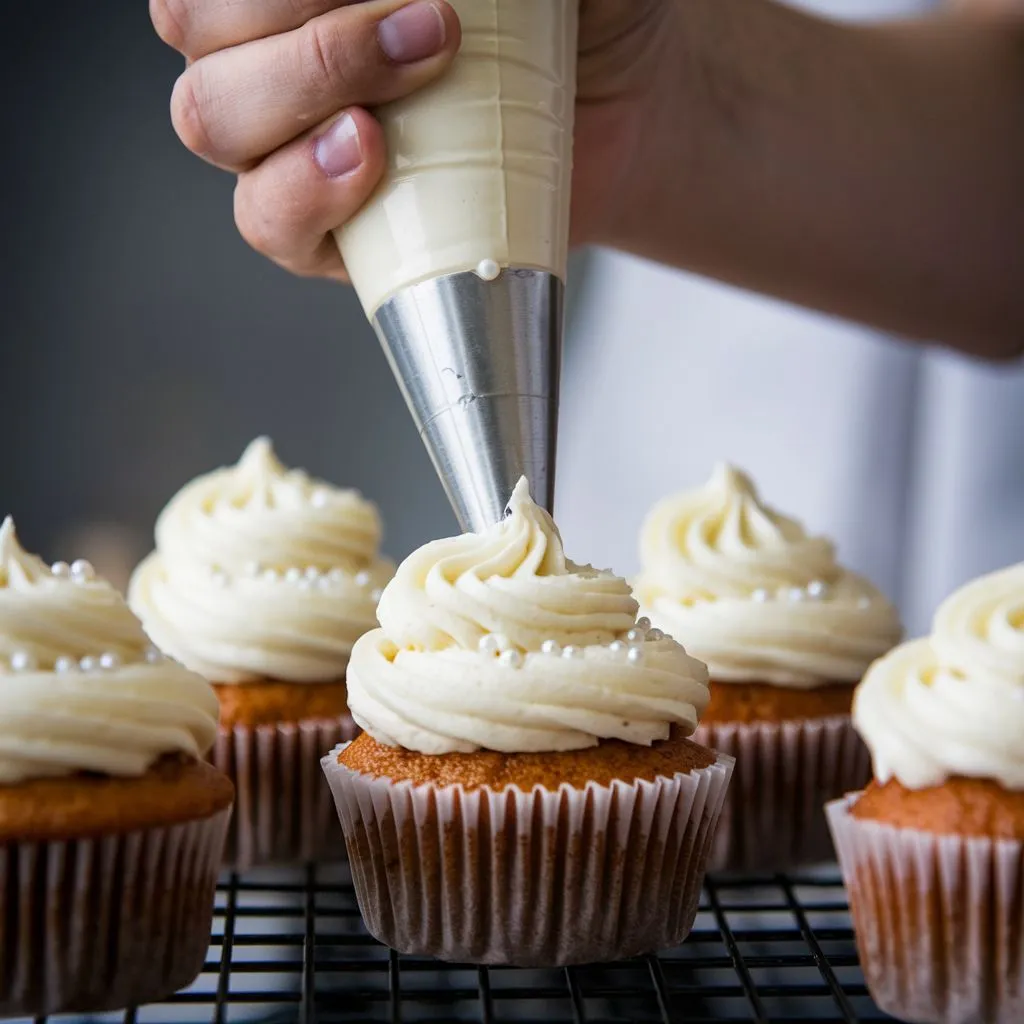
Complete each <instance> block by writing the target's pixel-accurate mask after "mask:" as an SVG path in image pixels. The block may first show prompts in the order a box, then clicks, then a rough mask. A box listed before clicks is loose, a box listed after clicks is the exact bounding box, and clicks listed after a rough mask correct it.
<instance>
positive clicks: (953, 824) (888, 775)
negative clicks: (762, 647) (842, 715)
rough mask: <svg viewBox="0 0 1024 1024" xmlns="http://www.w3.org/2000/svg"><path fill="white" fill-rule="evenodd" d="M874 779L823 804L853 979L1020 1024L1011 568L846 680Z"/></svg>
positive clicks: (1019, 837) (970, 589)
mask: <svg viewBox="0 0 1024 1024" xmlns="http://www.w3.org/2000/svg"><path fill="white" fill-rule="evenodd" d="M853 721H854V726H855V727H856V728H857V730H858V731H859V732H860V734H861V735H862V736H863V737H864V739H865V741H866V742H867V745H868V747H869V748H870V750H871V754H872V759H873V761H874V775H875V777H874V781H872V782H871V784H870V785H869V786H868V788H867V790H866V791H865V792H864V793H863V794H854V795H851V796H849V797H847V798H845V799H842V800H837V801H835V802H834V803H832V804H830V805H829V808H828V813H829V821H830V824H831V826H832V831H833V835H834V836H835V843H836V849H837V851H838V853H839V861H840V864H841V866H842V869H843V876H844V878H845V881H846V884H847V887H848V889H849V893H850V911H851V914H852V916H853V923H854V927H855V928H856V931H857V945H858V948H859V950H860V956H861V962H862V965H863V968H864V976H865V978H866V979H867V983H868V987H869V988H870V990H871V994H872V995H873V996H874V998H875V1001H876V1002H877V1003H878V1005H879V1006H880V1007H882V1009H883V1010H886V1011H887V1012H889V1013H891V1014H894V1015H895V1016H897V1017H899V1018H901V1019H903V1020H908V1021H926V1022H940V1024H969V1022H970V1024H973V1022H986V1024H1011V1022H1013V1024H1016V1022H1018V1021H1021V1020H1024V942H1022V939H1021V937H1022V935H1024V564H1021V565H1016V566H1013V567H1012V568H1010V569H1004V570H1003V571H1001V572H997V573H993V574H992V575H989V576H983V577H981V578H980V579H977V580H975V581H974V582H973V583H970V584H968V585H967V586H965V587H964V588H962V589H961V590H959V591H957V592H956V593H954V594H953V595H952V596H951V597H949V598H948V599H947V600H946V601H945V602H944V603H943V604H942V605H941V606H940V607H939V609H938V611H937V613H936V615H935V619H934V622H933V625H932V633H931V636H929V637H927V638H926V639H923V640H914V641H911V642H910V643H906V644H903V645H901V646H900V647H897V648H896V649H895V650H894V651H892V652H891V653H890V654H888V655H887V656H886V657H884V658H882V659H880V660H879V661H877V662H875V664H874V665H872V666H871V668H870V670H869V671H868V673H867V675H866V676H865V677H864V681H863V683H862V684H861V685H860V687H859V688H858V689H857V694H856V697H855V699H854V706H853Z"/></svg>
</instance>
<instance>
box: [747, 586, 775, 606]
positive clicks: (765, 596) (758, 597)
mask: <svg viewBox="0 0 1024 1024" xmlns="http://www.w3.org/2000/svg"><path fill="white" fill-rule="evenodd" d="M771 599H772V595H771V594H769V593H768V591H767V590H765V589H764V587H758V588H757V590H755V591H754V592H753V593H752V594H751V595H750V600H751V601H756V602H757V603H758V604H764V603H765V602H766V601H770V600H771Z"/></svg>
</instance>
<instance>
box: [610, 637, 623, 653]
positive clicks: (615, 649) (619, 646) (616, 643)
mask: <svg viewBox="0 0 1024 1024" xmlns="http://www.w3.org/2000/svg"><path fill="white" fill-rule="evenodd" d="M625 649H626V645H625V644H624V643H623V642H622V641H621V640H613V641H612V642H611V643H610V644H609V645H608V650H609V651H611V652H612V654H621V653H622V652H623V651H624V650H625Z"/></svg>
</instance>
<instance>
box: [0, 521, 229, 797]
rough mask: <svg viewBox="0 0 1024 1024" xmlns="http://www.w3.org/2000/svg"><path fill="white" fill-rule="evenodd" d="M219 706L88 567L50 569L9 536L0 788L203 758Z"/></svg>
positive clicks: (1, 542) (1, 583)
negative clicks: (175, 757) (168, 758)
mask: <svg viewBox="0 0 1024 1024" xmlns="http://www.w3.org/2000/svg"><path fill="white" fill-rule="evenodd" d="M217 715H218V707H217V698H216V695H215V694H214V692H213V689H212V687H211V686H210V685H209V683H207V682H206V681H205V680H204V679H202V678H200V677H199V676H198V675H196V674H194V673H192V672H189V671H188V670H187V669H185V668H183V667H182V666H181V665H179V664H177V663H176V662H174V661H171V660H170V659H167V658H164V657H162V656H161V655H160V654H159V652H158V651H156V650H155V648H153V647H152V645H151V644H150V641H149V638H148V637H147V636H146V634H145V633H144V632H143V629H142V626H141V624H140V623H139V621H138V619H136V618H135V616H134V615H132V613H131V612H130V611H129V609H128V606H127V605H126V604H125V602H124V599H123V598H122V597H121V595H120V594H118V593H117V591H116V590H115V589H114V588H113V587H111V586H110V584H109V583H107V582H106V581H105V580H102V579H98V578H97V577H96V576H95V574H94V573H93V571H92V568H91V567H90V566H89V565H88V564H87V563H83V562H76V563H74V565H73V570H72V567H69V566H67V565H65V564H62V563H58V564H57V565H56V566H53V567H50V566H48V565H46V563H45V562H43V561H42V560H41V559H39V558H37V557H36V556H35V555H30V554H28V553H27V552H26V551H25V550H24V549H23V548H22V547H21V545H20V544H19V543H18V538H17V535H16V533H15V529H14V523H13V521H12V520H11V519H7V520H6V521H5V522H4V524H3V526H2V527H0V784H4V785H9V784H12V783H17V782H22V781H25V780H28V779H34V778H44V777H48V776H57V775H68V774H71V773H74V772H102V773H105V774H108V775H124V776H138V775H142V774H143V773H144V772H145V771H146V769H147V768H149V767H150V766H151V765H152V764H153V763H154V762H155V761H157V760H158V759H159V758H160V757H162V756H164V755H167V754H175V753H180V754H184V755H187V756H190V757H201V756H202V755H204V754H205V753H206V752H207V751H208V750H209V749H210V747H211V746H212V745H213V741H214V738H215V736H216V731H217Z"/></svg>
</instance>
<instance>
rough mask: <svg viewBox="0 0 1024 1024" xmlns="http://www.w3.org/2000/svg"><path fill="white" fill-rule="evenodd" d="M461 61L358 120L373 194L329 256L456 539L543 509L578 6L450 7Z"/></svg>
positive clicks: (545, 1) (471, 1) (549, 472)
mask: <svg viewBox="0 0 1024 1024" xmlns="http://www.w3.org/2000/svg"><path fill="white" fill-rule="evenodd" d="M449 2H450V3H451V4H452V6H453V7H454V8H455V10H456V12H457V13H458V15H459V17H460V19H461V22H462V46H461V49H460V51H459V54H458V56H457V57H456V58H455V61H454V64H453V65H452V67H451V68H450V70H449V71H448V72H446V74H445V75H444V76H443V77H442V78H441V79H440V80H439V81H437V82H435V83H433V84H432V85H430V86H428V87H427V88H426V89H423V90H421V91H420V92H417V93H416V94H415V95H413V96H410V97H408V98H406V99H402V100H398V101H397V102H394V103H389V104H386V105H384V106H382V107H380V108H378V109H377V110H375V111H374V113H375V114H376V116H377V117H378V118H379V120H380V121H381V123H382V124H383V126H384V133H385V137H386V140H387V148H388V165H387V170H386V173H385V176H384V179H383V181H382V182H381V184H380V186H379V187H378V188H377V190H376V191H375V193H374V194H373V196H372V197H371V198H370V199H369V201H368V202H367V204H366V205H365V206H364V207H363V208H362V210H360V212H359V213H358V214H357V215H356V217H355V218H354V219H353V220H352V221H350V222H349V223H348V224H346V225H345V226H344V227H342V228H339V229H338V230H337V231H336V232H335V239H336V241H337V243H338V248H339V250H340V252H341V255H342V258H343V259H344V261H345V264H346V267H347V269H348V272H349V275H350V277H351V279H352V283H353V285H354V286H355V289H356V292H357V293H358V295H359V298H360V301H361V302H362V304H363V308H364V310H365V311H366V314H367V317H368V318H369V319H370V322H371V323H372V325H373V328H374V330H375V331H376V333H377V336H378V338H379V339H380V342H381V344H382V345H383V347H384V352H385V354H386V355H387V358H388V361H389V363H390V364H391V368H392V370H393V371H394V374H395V377H396V378H397V380H398V384H399V386H400V388H401V390H402V394H403V395H404V397H405V401H406V403H407V405H408V407H409V410H410V412H411V413H412V416H413V419H414V420H415V422H416V427H417V429H418V430H419V433H420V436H421V437H422V438H423V441H424V443H425V445H426V447H427V450H428V451H429V453H430V457H431V459H432V460H433V463H434V467H435V468H436V470H437V472H438V475H439V476H440V478H441V482H442V484H443V485H444V489H445V492H446V493H447V495H448V498H449V500H450V501H451V503H452V507H453V508H454V510H455V514H456V516H457V517H458V520H459V524H460V526H461V527H462V529H463V530H474V531H479V530H482V529H485V528H486V527H488V526H490V525H491V524H492V523H494V522H496V521H497V520H499V519H500V518H501V516H502V514H503V513H504V510H505V505H506V503H507V502H508V499H509V495H510V494H511V493H512V489H513V487H514V486H515V484H516V482H517V481H518V479H519V478H520V477H521V476H525V477H526V478H527V481H528V482H529V484H530V489H531V492H532V494H533V497H534V499H535V500H536V501H537V502H538V503H542V504H544V505H545V507H546V508H547V509H548V511H551V510H552V503H553V500H554V471H555V448H556V436H557V426H558V422H557V421H558V383H559V364H560V358H561V348H562V329H563V306H564V292H565V274H566V260H567V257H568V233H569V196H570V178H571V171H572V137H573V110H574V104H575V98H576V44H577V34H578V14H579V12H578V0H449Z"/></svg>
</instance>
